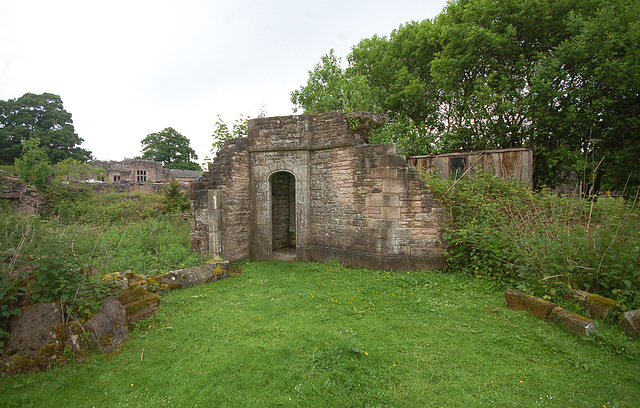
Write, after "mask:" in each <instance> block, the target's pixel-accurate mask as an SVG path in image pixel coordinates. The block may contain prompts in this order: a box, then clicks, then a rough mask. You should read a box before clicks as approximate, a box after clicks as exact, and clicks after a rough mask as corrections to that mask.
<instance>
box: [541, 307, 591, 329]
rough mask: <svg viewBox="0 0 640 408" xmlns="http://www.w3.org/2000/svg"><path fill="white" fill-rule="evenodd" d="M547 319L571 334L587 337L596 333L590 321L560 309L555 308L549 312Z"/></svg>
mask: <svg viewBox="0 0 640 408" xmlns="http://www.w3.org/2000/svg"><path fill="white" fill-rule="evenodd" d="M549 318H550V319H552V320H555V321H557V322H558V323H560V324H561V325H563V326H564V328H565V329H567V330H568V331H570V332H571V333H574V334H577V335H579V336H589V335H591V334H593V333H595V331H596V325H595V323H594V322H593V320H591V319H587V318H586V317H582V316H580V315H577V314H575V313H572V312H570V311H568V310H565V309H563V308H561V307H559V306H558V307H556V308H554V309H553V310H552V311H551V314H550V315H549Z"/></svg>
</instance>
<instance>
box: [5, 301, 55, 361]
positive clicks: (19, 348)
mask: <svg viewBox="0 0 640 408" xmlns="http://www.w3.org/2000/svg"><path fill="white" fill-rule="evenodd" d="M61 325H62V309H61V308H60V304H59V303H38V304H36V305H33V306H29V307H27V308H26V309H24V310H23V311H22V314H21V315H20V317H19V318H18V320H17V321H16V322H15V324H14V325H13V327H12V330H11V337H9V341H8V343H7V348H6V350H5V352H6V355H8V356H11V355H14V354H18V355H21V356H37V355H38V353H39V352H40V349H41V348H42V347H44V346H46V345H47V344H52V343H56V341H58V340H61V339H58V338H57V336H56V331H55V329H56V328H57V327H60V326H61Z"/></svg>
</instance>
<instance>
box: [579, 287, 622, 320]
mask: <svg viewBox="0 0 640 408" xmlns="http://www.w3.org/2000/svg"><path fill="white" fill-rule="evenodd" d="M575 296H576V297H577V298H578V299H579V300H581V301H582V304H583V305H584V307H585V308H586V309H587V311H588V312H589V315H590V316H592V317H595V318H597V319H601V320H605V319H606V318H607V316H609V314H610V313H611V312H613V311H614V310H615V309H616V306H617V303H616V301H615V300H613V299H609V298H606V297H604V296H600V295H597V294H595V293H589V292H585V291H583V290H577V291H575Z"/></svg>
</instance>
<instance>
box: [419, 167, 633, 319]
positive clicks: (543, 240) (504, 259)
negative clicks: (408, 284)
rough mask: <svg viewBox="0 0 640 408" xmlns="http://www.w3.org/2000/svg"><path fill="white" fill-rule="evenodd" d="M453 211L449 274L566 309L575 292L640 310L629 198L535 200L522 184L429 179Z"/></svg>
mask: <svg viewBox="0 0 640 408" xmlns="http://www.w3.org/2000/svg"><path fill="white" fill-rule="evenodd" d="M427 182H428V184H429V185H430V186H431V187H432V188H433V190H434V192H435V194H436V195H437V196H438V197H439V199H440V200H441V201H442V202H443V203H444V204H445V205H446V206H447V207H448V208H449V211H450V214H451V216H452V221H453V228H451V229H450V230H449V233H448V235H447V237H446V238H447V239H448V242H449V244H450V248H449V250H448V252H447V254H446V256H447V259H448V262H449V270H450V271H455V272H462V273H465V274H468V275H470V276H474V277H477V278H482V277H486V278H489V279H492V280H494V281H496V282H500V283H501V284H503V285H505V286H506V285H510V286H514V287H516V288H517V289H519V290H521V291H523V292H526V293H530V294H535V295H537V296H539V297H545V298H548V299H553V300H554V301H556V302H558V303H562V302H566V300H567V299H568V298H570V296H569V295H568V292H569V291H570V290H572V289H580V290H586V291H588V292H592V293H597V294H599V295H601V296H604V297H607V298H612V299H613V300H615V301H616V302H617V303H618V305H619V307H620V309H621V310H623V311H624V310H633V309H637V308H640V250H639V248H640V213H639V212H638V210H637V208H636V207H635V203H633V202H626V201H625V200H624V199H623V198H600V199H598V200H596V201H594V200H586V199H581V198H576V197H568V196H558V195H554V194H550V193H548V192H546V191H541V192H531V191H530V190H529V189H528V188H527V187H526V186H524V185H522V184H519V183H518V182H516V181H512V180H504V179H501V178H498V177H495V176H492V175H490V174H486V173H482V172H480V173H478V174H469V175H467V176H465V177H464V178H462V179H459V180H457V181H449V180H445V181H443V180H440V179H438V178H437V177H428V180H427Z"/></svg>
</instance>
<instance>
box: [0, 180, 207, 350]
mask: <svg viewBox="0 0 640 408" xmlns="http://www.w3.org/2000/svg"><path fill="white" fill-rule="evenodd" d="M173 187H175V186H173ZM43 196H44V200H45V201H44V208H43V209H42V211H41V214H40V216H24V215H21V214H18V213H16V212H14V211H12V210H11V209H10V208H8V207H3V208H2V212H1V213H0V231H1V232H0V234H1V236H0V253H2V254H3V256H4V257H5V259H4V261H5V262H0V347H2V346H3V343H4V341H5V340H6V337H7V335H8V332H7V321H8V318H9V317H10V316H13V315H16V314H19V313H20V308H21V307H24V306H28V305H29V304H31V303H37V302H62V303H63V304H65V305H66V307H67V311H68V313H70V314H73V315H75V316H77V317H78V318H80V319H82V318H84V317H87V316H88V315H89V314H90V313H92V312H95V311H96V310H97V307H98V305H99V301H100V300H101V299H102V298H104V297H105V296H107V295H108V293H109V288H108V287H106V286H105V285H104V284H103V282H102V281H101V280H100V277H101V276H103V275H105V274H107V273H111V272H119V271H124V270H131V271H133V272H135V273H146V274H154V273H158V274H159V273H162V272H167V271H169V270H173V269H179V268H182V267H188V266H193V265H197V264H200V263H202V262H204V260H203V259H202V258H201V257H200V256H199V255H197V254H196V253H194V252H192V251H191V242H190V238H189V223H188V221H187V220H185V219H184V218H183V217H180V216H175V215H174V214H172V213H175V212H176V211H183V210H184V208H185V202H186V207H187V208H188V199H187V197H186V196H185V194H184V193H182V192H181V191H180V190H178V191H175V189H172V188H171V187H169V188H168V189H167V194H165V195H164V196H162V195H157V194H140V193H116V192H107V193H93V192H92V190H90V189H85V188H81V187H68V186H66V185H63V184H56V185H54V186H52V187H50V188H49V189H47V190H46V191H45V192H44V193H43Z"/></svg>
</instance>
